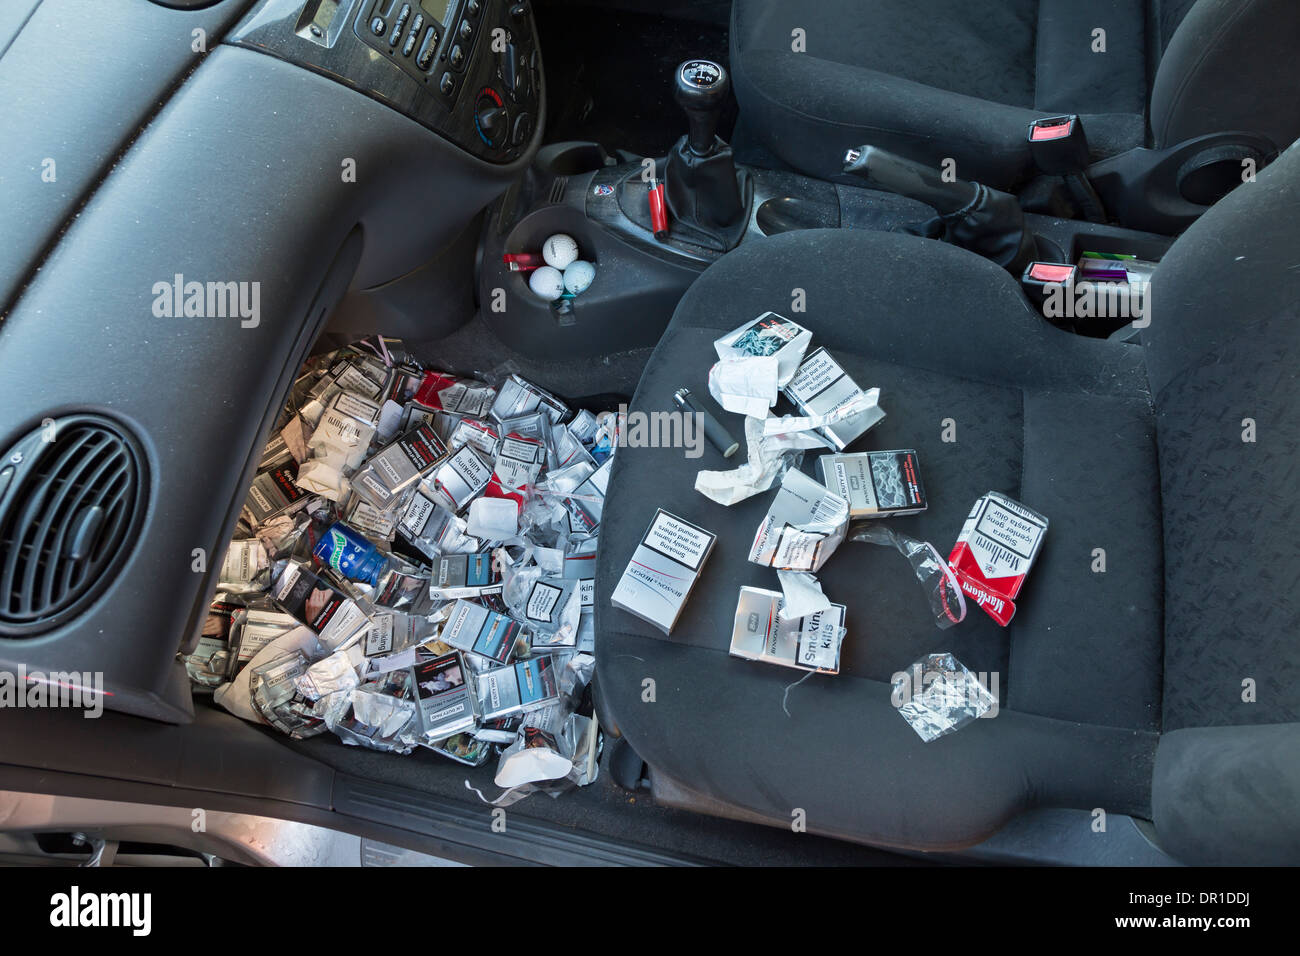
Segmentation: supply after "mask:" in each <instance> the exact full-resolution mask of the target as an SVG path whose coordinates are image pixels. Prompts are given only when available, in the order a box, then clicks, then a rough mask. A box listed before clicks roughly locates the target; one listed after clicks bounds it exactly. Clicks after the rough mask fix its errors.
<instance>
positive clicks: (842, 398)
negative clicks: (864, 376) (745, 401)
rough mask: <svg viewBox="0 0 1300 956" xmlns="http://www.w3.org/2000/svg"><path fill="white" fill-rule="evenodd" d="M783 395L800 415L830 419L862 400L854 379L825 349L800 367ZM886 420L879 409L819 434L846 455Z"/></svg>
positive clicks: (864, 412)
mask: <svg viewBox="0 0 1300 956" xmlns="http://www.w3.org/2000/svg"><path fill="white" fill-rule="evenodd" d="M782 391H783V392H784V393H785V396H786V398H788V399H790V401H791V402H793V403H794V405H795V407H796V408H798V409H799V412H800V414H802V415H806V416H808V417H813V416H818V415H830V414H831V413H833V412H835V411H836V410H838V409H840V408H842V407H843V406H845V405H847V404H848V403H849V402H852V401H855V400H857V399H859V398H861V396H862V394H863V392H862V389H860V388H859V387H858V386H857V383H856V382H854V381H853V379H851V378H849V376H848V374H847V373H846V372H845V371H844V369H843V368H841V367H840V364H839V362H837V361H835V359H833V358H831V355H830V353H829V352H827V351H826V350H825V349H824V348H820V349H817V350H816V351H815V352H813V353H812V354H811V355H809V356H808V357H807V358H806V359H804V360H803V364H802V365H800V366H799V371H798V372H796V373H795V375H794V378H792V379H790V383H789V384H788V385H786V386H785V388H784V389H782ZM884 417H885V413H884V412H882V411H881V410H880V408H879V406H877V405H871V406H870V407H868V408H865V409H863V410H862V411H859V412H856V413H854V414H852V415H850V416H849V417H848V418H845V419H842V420H841V421H837V422H833V423H832V424H829V425H827V426H826V427H824V428H820V429H818V433H819V434H820V435H821V436H822V437H823V438H825V439H826V440H827V441H829V442H830V443H831V444H832V445H833V446H834V447H835V448H836V449H837V450H839V451H843V450H844V449H845V448H847V447H848V446H849V445H850V444H852V443H853V441H854V440H856V439H857V438H858V436H860V435H862V434H863V433H864V432H865V431H866V430H867V429H869V428H871V427H872V426H873V425H875V424H876V423H877V422H879V421H880V420H881V419H883V418H884Z"/></svg>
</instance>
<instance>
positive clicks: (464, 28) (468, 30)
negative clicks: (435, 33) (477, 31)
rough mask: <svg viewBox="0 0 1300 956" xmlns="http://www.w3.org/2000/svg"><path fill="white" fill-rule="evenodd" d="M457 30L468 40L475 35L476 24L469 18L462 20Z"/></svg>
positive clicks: (463, 38) (462, 37)
mask: <svg viewBox="0 0 1300 956" xmlns="http://www.w3.org/2000/svg"><path fill="white" fill-rule="evenodd" d="M456 32H457V33H459V34H460V38H461V39H462V40H468V39H469V38H470V37H472V36H473V35H474V24H472V23H470V22H469V21H468V20H461V21H460V28H459V29H458V30H457V31H456Z"/></svg>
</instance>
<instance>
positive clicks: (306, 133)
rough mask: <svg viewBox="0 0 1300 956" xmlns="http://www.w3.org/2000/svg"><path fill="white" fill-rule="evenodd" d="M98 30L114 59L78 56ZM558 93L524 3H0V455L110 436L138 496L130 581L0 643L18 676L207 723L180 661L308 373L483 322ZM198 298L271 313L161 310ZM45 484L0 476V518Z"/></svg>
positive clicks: (128, 551)
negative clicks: (519, 185)
mask: <svg viewBox="0 0 1300 956" xmlns="http://www.w3.org/2000/svg"><path fill="white" fill-rule="evenodd" d="M109 7H111V8H112V10H111V15H106V9H107V8H109ZM91 22H93V23H95V24H96V31H97V32H96V41H97V44H98V47H97V48H98V49H100V50H101V54H100V55H97V56H95V57H87V56H85V54H84V50H82V49H81V48H79V47H77V46H76V45H75V44H69V43H67V42H66V38H67V35H68V33H67V31H68V26H69V24H78V23H91ZM544 95H545V90H544V87H543V77H542V67H541V59H540V55H539V54H538V47H537V39H536V33H535V27H534V24H533V17H532V11H531V9H530V6H529V4H528V3H527V2H522V3H521V2H506V0H451V2H449V0H166V2H146V0H130V2H118V3H112V4H106V3H105V2H104V0H3V2H0V98H2V99H3V102H4V103H5V108H4V109H3V110H0V142H3V143H4V144H5V148H4V149H3V150H0V222H3V223H5V226H6V230H7V231H6V233H5V238H6V242H5V243H3V244H0V460H4V461H6V462H8V461H9V460H10V459H11V457H12V454H13V452H8V453H5V452H3V449H14V448H17V447H18V446H20V445H23V447H26V446H25V445H24V442H25V441H26V440H27V438H28V437H29V436H30V435H31V434H33V433H34V432H35V431H37V430H39V429H40V428H42V427H43V425H42V423H43V422H46V421H47V420H48V421H54V422H59V421H63V420H65V419H68V420H71V419H74V418H75V419H77V420H78V421H81V420H93V421H94V422H95V423H97V425H98V426H102V428H103V429H107V431H108V432H112V433H114V434H117V435H118V436H120V437H121V438H122V440H123V441H124V442H125V443H126V447H129V448H130V449H132V450H133V459H132V460H133V461H134V463H135V474H136V475H137V478H138V480H137V482H136V485H135V487H136V489H137V490H138V498H136V499H133V500H135V501H137V503H138V508H137V510H136V512H135V518H134V519H133V520H135V521H137V522H138V523H137V524H134V525H132V527H133V529H134V530H135V533H134V534H133V535H131V536H130V537H129V540H128V539H123V542H122V544H121V547H120V548H118V549H117V550H116V551H115V552H114V553H113V557H112V566H113V568H114V572H113V574H111V575H105V576H104V577H103V578H101V579H99V580H98V581H97V582H96V583H95V585H94V588H93V592H92V593H91V597H90V601H91V603H89V604H87V605H86V606H85V608H84V610H81V611H78V613H77V614H76V615H75V616H74V615H69V616H67V617H66V618H65V617H58V618H57V619H55V618H53V617H51V618H49V619H48V620H46V621H44V622H43V623H42V622H38V624H39V626H38V627H37V628H36V629H32V630H27V631H23V632H22V633H19V632H18V631H14V630H9V631H5V630H0V671H4V672H10V673H17V672H18V671H17V669H18V668H19V667H25V668H27V670H28V672H41V673H50V672H54V671H86V672H92V673H95V672H97V673H102V674H103V676H104V688H105V695H106V706H107V707H109V708H110V709H114V710H118V711H123V712H127V713H134V714H140V715H143V716H148V717H151V718H154V719H158V720H165V721H171V722H183V721H186V720H188V719H189V718H190V716H191V714H192V702H191V695H190V690H189V685H188V682H187V681H186V679H185V674H184V670H183V668H180V667H179V665H178V664H177V663H176V656H175V655H176V650H177V646H178V644H180V645H185V644H188V643H190V642H192V641H193V640H195V639H196V638H197V636H198V634H199V632H200V629H201V627H202V623H203V620H204V617H205V616H206V608H207V605H208V604H209V603H210V601H211V599H212V595H213V593H214V591H215V588H216V583H217V577H218V575H217V571H218V570H219V568H220V561H219V560H211V558H212V557H213V556H215V555H219V554H222V553H224V548H225V546H226V543H227V542H228V541H229V540H230V537H231V535H232V533H233V529H234V526H235V522H236V521H237V519H238V513H239V508H240V505H241V504H242V501H243V497H244V493H245V490H246V488H247V486H248V483H249V481H250V480H251V477H252V475H253V473H254V471H255V470H256V467H257V464H258V460H259V458H260V449H261V448H262V446H263V445H264V444H265V441H266V437H267V435H268V433H269V431H270V428H271V426H272V424H273V423H274V418H275V413H276V410H278V408H279V407H280V405H281V403H282V401H283V397H284V394H285V392H286V391H287V389H288V388H289V386H290V385H291V384H292V381H293V378H294V376H295V375H296V373H297V369H298V368H299V367H300V365H301V363H302V360H303V357H304V356H305V355H306V354H307V352H308V351H309V349H310V348H311V346H312V343H313V342H315V341H316V339H317V337H318V336H319V335H320V334H321V333H322V332H323V331H325V330H326V328H327V327H328V326H329V325H330V323H331V322H332V321H334V320H335V319H337V317H338V316H339V315H341V314H344V313H347V314H350V315H351V316H353V322H352V328H351V329H350V331H353V332H355V334H357V335H364V334H369V333H371V332H373V331H391V330H392V329H393V327H394V321H395V317H396V318H399V319H402V320H404V321H406V322H408V323H410V324H411V326H412V329H413V331H412V333H411V334H412V335H415V334H417V333H418V334H423V335H427V336H429V337H431V338H432V337H437V336H438V335H442V334H447V331H448V329H449V328H450V327H455V325H456V323H458V322H464V321H467V320H468V319H469V318H470V317H471V316H472V314H473V306H472V301H471V299H472V291H473V269H474V252H475V249H476V247H477V237H478V217H479V216H480V214H481V212H482V210H483V209H484V208H485V207H486V206H488V205H489V204H490V203H491V202H492V201H493V200H494V199H495V198H496V197H497V196H499V195H500V194H501V193H502V191H504V190H505V189H506V188H507V187H508V186H509V184H510V183H511V182H512V181H513V180H514V179H515V178H517V177H518V176H519V175H520V174H521V173H522V172H523V171H524V170H525V169H526V168H527V166H528V164H529V162H530V161H531V160H532V158H533V156H534V155H535V153H536V150H537V147H538V143H539V141H540V139H541V136H542V130H543V128H544V121H545V116H544V109H543V106H542V103H543V102H544ZM177 276H183V277H184V278H185V279H186V280H192V281H197V282H201V283H202V282H207V283H213V282H221V283H225V282H233V283H248V284H249V286H250V287H251V288H256V289H258V290H259V292H258V302H259V303H260V308H259V310H258V315H257V316H256V317H254V319H253V320H252V321H248V322H245V321H240V320H235V321H232V320H231V317H230V316H228V315H224V314H223V313H221V312H220V311H218V312H217V313H214V314H211V315H204V316H181V315H175V314H173V315H159V314H158V313H157V312H155V311H154V309H153V307H152V305H153V301H154V295H153V293H152V291H151V290H153V288H154V287H155V286H156V285H157V283H159V282H160V281H163V280H166V281H173V280H174V279H175V277H177ZM433 301H438V302H439V303H440V307H439V308H438V309H431V308H429V307H428V303H430V302H433ZM402 334H406V333H405V332H403V333H402ZM105 433H107V432H105ZM32 460H36V459H35V458H33V459H32ZM29 470H30V469H29ZM20 485H21V487H20ZM27 487H28V486H27V485H24V484H21V483H20V482H19V481H18V479H16V478H14V477H13V473H12V470H11V472H10V474H8V475H6V474H5V473H4V472H3V469H0V513H7V514H18V513H20V512H18V511H15V510H14V509H13V508H12V507H10V506H11V505H13V502H14V501H17V500H18V498H19V496H20V494H21V495H26V494H27V492H26V490H24V489H26V488H27ZM24 500H27V499H24ZM19 504H20V505H21V502H19ZM195 554H198V555H202V556H205V557H204V559H203V560H202V561H200V562H198V563H195V561H194V558H193V556H194V555H195ZM178 556H181V557H180V558H178ZM0 623H3V621H0Z"/></svg>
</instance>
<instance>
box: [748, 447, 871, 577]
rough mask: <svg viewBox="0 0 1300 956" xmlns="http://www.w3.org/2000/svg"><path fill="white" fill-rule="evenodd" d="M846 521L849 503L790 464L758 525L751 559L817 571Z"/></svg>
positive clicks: (767, 564)
mask: <svg viewBox="0 0 1300 956" xmlns="http://www.w3.org/2000/svg"><path fill="white" fill-rule="evenodd" d="M848 526H849V503H848V502H847V501H845V500H844V499H843V498H841V497H840V496H839V495H837V494H836V493H835V492H833V491H831V490H830V489H828V488H826V487H824V486H823V485H819V484H818V483H817V482H815V481H813V480H812V479H811V478H809V477H808V476H807V475H805V474H804V473H803V472H801V471H797V470H795V469H794V468H791V469H790V470H789V471H787V472H786V473H785V475H784V477H783V478H782V479H781V489H780V490H779V491H778V492H777V493H776V497H775V498H773V499H772V505H771V507H770V508H768V511H767V515H766V516H765V517H764V518H763V521H762V522H761V523H760V524H759V526H758V531H757V532H756V533H755V535H754V543H753V544H752V545H751V546H750V549H749V560H750V561H752V562H754V563H755V564H761V565H763V566H764V567H769V568H778V569H782V570H787V571H816V570H818V569H819V568H820V567H821V566H822V565H823V564H825V563H826V559H827V558H829V557H830V556H831V554H832V553H833V552H834V551H835V549H836V548H837V547H838V546H839V543H840V542H841V541H843V540H844V533H845V532H846V531H847V530H848Z"/></svg>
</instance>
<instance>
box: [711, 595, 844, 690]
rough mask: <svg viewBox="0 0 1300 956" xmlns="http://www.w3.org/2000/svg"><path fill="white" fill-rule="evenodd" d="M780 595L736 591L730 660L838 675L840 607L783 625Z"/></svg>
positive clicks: (836, 605)
mask: <svg viewBox="0 0 1300 956" xmlns="http://www.w3.org/2000/svg"><path fill="white" fill-rule="evenodd" d="M782 600H783V598H782V595H781V592H780V591H766V590H764V589H762V588H750V587H744V588H741V589H740V601H739V602H738V603H737V604H736V619H735V623H734V625H733V626H732V629H731V656H732V657H742V658H744V659H745V660H750V661H762V662H763V663H766V664H780V665H781V666H782V667H797V668H799V669H800V670H806V671H817V672H818V673H820V674H838V673H839V671H840V644H841V642H842V639H843V631H844V611H845V608H844V605H843V604H832V605H831V606H830V607H829V608H828V609H827V610H825V611H821V612H818V613H817V614H809V615H808V616H807V617H802V618H797V619H794V620H789V621H783V620H782V619H781V615H780V611H781V603H782Z"/></svg>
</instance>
